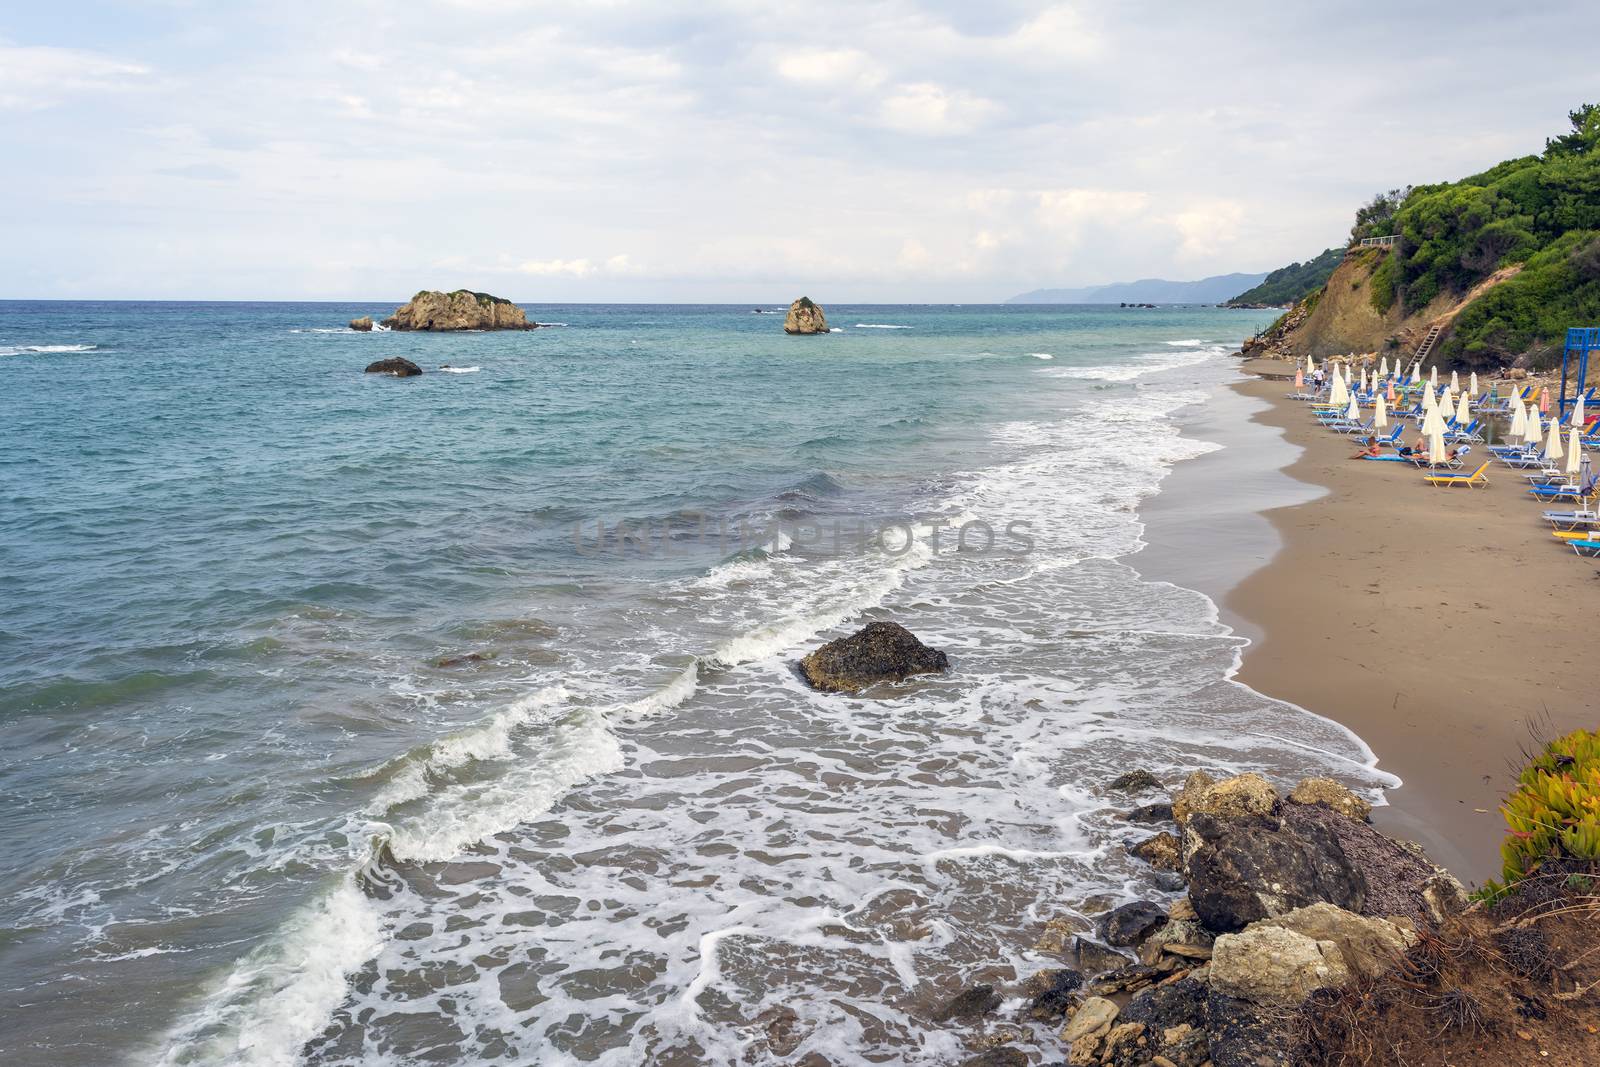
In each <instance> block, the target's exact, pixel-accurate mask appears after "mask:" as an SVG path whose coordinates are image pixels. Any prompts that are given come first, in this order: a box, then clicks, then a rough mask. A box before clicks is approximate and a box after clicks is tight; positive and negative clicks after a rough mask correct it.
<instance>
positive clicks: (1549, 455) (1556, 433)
mask: <svg viewBox="0 0 1600 1067" xmlns="http://www.w3.org/2000/svg"><path fill="white" fill-rule="evenodd" d="M1564 455H1566V453H1565V452H1563V451H1562V450H1561V423H1560V422H1558V421H1557V420H1555V419H1551V420H1550V439H1549V440H1548V441H1546V442H1545V443H1544V458H1545V459H1560V458H1561V457H1562V456H1564Z"/></svg>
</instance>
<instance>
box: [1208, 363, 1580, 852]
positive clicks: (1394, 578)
mask: <svg viewBox="0 0 1600 1067" xmlns="http://www.w3.org/2000/svg"><path fill="white" fill-rule="evenodd" d="M1243 369H1244V370H1246V371H1247V372H1249V373H1252V374H1255V375H1263V374H1265V375H1272V376H1273V377H1252V378H1251V379H1249V380H1247V381H1244V382H1241V383H1239V384H1238V385H1237V386H1235V387H1234V388H1235V389H1236V390H1237V391H1238V392H1239V393H1241V394H1243V395H1245V396H1248V397H1252V398H1257V399H1259V400H1261V401H1265V402H1266V403H1267V405H1268V406H1267V407H1266V408H1265V409H1263V410H1259V411H1258V412H1257V413H1256V414H1255V415H1254V416H1253V417H1252V418H1253V420H1254V421H1255V422H1257V423H1259V424H1262V425H1264V426H1267V427H1271V428H1273V429H1275V430H1277V431H1280V432H1281V433H1282V435H1283V437H1284V438H1285V439H1286V440H1287V441H1288V442H1289V443H1290V444H1292V445H1295V446H1298V448H1299V449H1301V451H1300V455H1299V458H1298V459H1296V460H1295V461H1294V462H1292V463H1291V464H1290V465H1289V466H1288V467H1287V468H1285V471H1284V473H1285V474H1287V475H1289V476H1291V477H1293V478H1295V479H1297V480H1299V481H1301V482H1304V483H1309V484H1310V485H1312V486H1316V487H1320V488H1321V489H1323V490H1325V492H1323V493H1322V494H1321V495H1318V496H1317V497H1316V498H1315V499H1311V500H1307V501H1304V502H1301V503H1297V504H1293V505H1291V506H1280V507H1276V508H1272V509H1270V510H1268V511H1267V512H1266V513H1265V514H1266V517H1267V519H1268V520H1270V522H1271V524H1272V526H1273V527H1274V528H1275V529H1276V531H1277V533H1278V535H1279V538H1280V544H1281V547H1279V548H1278V550H1277V551H1276V553H1275V554H1273V555H1272V556H1271V559H1270V562H1268V563H1267V564H1266V566H1264V567H1261V568H1260V569H1258V570H1256V571H1254V572H1253V573H1251V574H1250V575H1249V576H1247V577H1245V578H1244V579H1243V581H1242V582H1239V583H1237V584H1236V585H1234V587H1233V589H1232V591H1231V593H1229V594H1228V595H1227V596H1226V598H1225V600H1224V604H1223V608H1224V612H1225V614H1226V615H1230V616H1236V617H1237V621H1238V622H1239V623H1242V624H1243V625H1242V632H1245V633H1248V634H1250V635H1251V636H1252V637H1253V638H1254V639H1255V640H1254V643H1253V644H1252V645H1251V647H1250V648H1249V649H1248V650H1247V651H1246V654H1245V657H1244V663H1243V667H1242V669H1241V671H1240V674H1239V680H1241V681H1243V682H1245V683H1246V684H1248V685H1250V686H1252V687H1253V688H1255V689H1257V690H1259V691H1260V692H1262V693H1266V694H1268V695H1270V696H1274V697H1278V698H1280V699H1283V700H1288V701H1292V702H1294V703H1296V704H1299V705H1301V706H1303V707H1305V708H1307V709H1309V710H1312V711H1315V712H1317V713H1319V714H1322V715H1325V716H1328V717H1329V718H1332V719H1334V720H1336V721H1338V722H1340V723H1342V724H1344V725H1346V726H1348V727H1349V728H1350V729H1352V730H1354V731H1355V732H1356V733H1357V734H1359V735H1360V736H1361V737H1362V738H1363V739H1364V740H1365V741H1366V742H1367V743H1368V744H1369V745H1370V746H1371V747H1372V748H1373V750H1374V751H1375V752H1376V753H1377V755H1378V758H1379V761H1380V762H1379V766H1380V768H1381V769H1383V770H1385V771H1388V772H1390V773H1392V774H1395V775H1398V776H1399V777H1400V778H1401V779H1403V781H1404V785H1403V786H1401V787H1400V788H1398V789H1393V790H1390V791H1389V793H1388V800H1389V805H1388V806H1387V807H1381V808H1379V809H1378V810H1377V811H1376V812H1375V813H1374V821H1375V822H1376V823H1377V825H1378V826H1379V827H1380V828H1381V829H1383V830H1384V831H1385V832H1388V833H1391V834H1394V835H1397V836H1401V837H1408V838H1411V839H1413V840H1416V841H1419V842H1421V843H1422V844H1423V845H1425V846H1426V847H1427V849H1428V851H1429V852H1430V854H1431V855H1432V856H1433V857H1434V858H1435V860H1436V861H1438V862H1440V863H1443V864H1444V865H1446V866H1447V867H1449V868H1450V869H1451V870H1452V871H1454V872H1455V873H1456V874H1457V875H1458V876H1459V877H1461V878H1462V879H1463V880H1467V881H1471V882H1474V883H1476V882H1481V881H1482V880H1483V879H1485V878H1488V877H1493V876H1496V875H1498V873H1499V869H1500V861H1499V843H1500V839H1501V835H1502V828H1503V824H1502V822H1501V817H1500V815H1499V812H1498V810H1497V809H1498V805H1499V803H1500V800H1501V798H1502V796H1503V795H1504V794H1505V792H1506V791H1507V790H1508V789H1509V788H1510V786H1511V784H1512V783H1513V780H1514V770H1513V769H1514V768H1515V767H1517V766H1520V764H1521V763H1522V761H1523V750H1524V748H1526V747H1529V746H1530V745H1531V744H1532V743H1533V742H1534V741H1535V740H1536V739H1539V740H1543V739H1548V738H1549V737H1551V736H1553V735H1555V734H1556V733H1558V732H1565V731H1567V730H1571V729H1574V728H1577V727H1580V726H1582V727H1592V726H1593V725H1594V723H1595V721H1596V718H1597V715H1596V712H1597V707H1600V702H1597V701H1596V699H1595V695H1594V692H1593V689H1592V687H1591V686H1590V685H1589V683H1588V682H1587V681H1586V678H1585V675H1584V668H1585V667H1586V666H1587V665H1588V664H1589V662H1590V660H1589V656H1590V655H1592V653H1593V649H1594V642H1593V638H1592V636H1591V635H1590V631H1589V627H1588V625H1587V624H1586V618H1585V613H1586V612H1587V611H1588V609H1589V605H1590V602H1591V600H1592V597H1593V595H1594V593H1595V591H1596V586H1595V585H1594V579H1595V567H1594V565H1593V564H1592V563H1590V562H1589V561H1587V560H1581V559H1579V558H1578V557H1577V556H1575V555H1574V554H1573V553H1572V552H1571V551H1570V550H1569V549H1567V548H1565V547H1563V546H1561V545H1559V544H1557V543H1556V542H1555V541H1554V539H1553V538H1551V537H1550V534H1549V529H1548V526H1547V525H1546V524H1545V523H1543V522H1542V521H1540V519H1539V512H1540V510H1541V507H1540V505H1539V504H1538V503H1536V502H1535V501H1534V500H1533V499H1532V498H1530V497H1529V496H1528V495H1527V494H1526V492H1525V488H1526V483H1525V481H1524V479H1523V478H1522V476H1521V475H1520V474H1519V473H1517V472H1514V471H1511V470H1508V469H1507V468H1505V467H1504V466H1501V465H1499V464H1496V465H1495V466H1494V467H1491V468H1490V470H1489V474H1490V486H1489V488H1488V489H1485V490H1472V491H1469V490H1465V489H1440V488H1434V487H1431V486H1428V485H1426V484H1424V483H1423V481H1422V476H1421V474H1420V473H1419V472H1418V471H1416V470H1414V469H1412V468H1410V467H1409V466H1405V465H1401V464H1395V463H1363V462H1360V461H1357V460H1352V459H1351V458H1350V456H1351V453H1352V452H1354V451H1355V445H1354V443H1353V441H1352V440H1351V439H1350V438H1347V437H1344V436H1341V435H1338V434H1334V433H1332V432H1330V431H1327V430H1324V429H1321V428H1320V427H1318V426H1317V425H1316V424H1315V421H1314V420H1313V419H1312V417H1311V415H1310V412H1309V411H1308V410H1307V408H1306V406H1305V405H1304V404H1301V403H1299V402H1296V401H1290V400H1287V399H1285V396H1284V394H1285V393H1286V392H1287V391H1288V390H1287V389H1286V387H1285V386H1286V382H1285V381H1284V380H1282V378H1279V377H1277V376H1278V375H1283V374H1285V373H1286V372H1287V373H1288V374H1291V375H1292V367H1289V366H1288V365H1287V364H1284V363H1279V362H1273V361H1266V360H1255V361H1251V362H1249V363H1247V364H1245V365H1244V368H1243ZM1230 621H1234V620H1232V619H1230Z"/></svg>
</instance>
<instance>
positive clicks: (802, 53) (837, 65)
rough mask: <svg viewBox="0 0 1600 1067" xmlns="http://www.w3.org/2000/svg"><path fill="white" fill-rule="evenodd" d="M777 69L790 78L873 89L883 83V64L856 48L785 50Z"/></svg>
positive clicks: (780, 56) (807, 81) (801, 81)
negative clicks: (880, 64)
mask: <svg viewBox="0 0 1600 1067" xmlns="http://www.w3.org/2000/svg"><path fill="white" fill-rule="evenodd" d="M777 66H778V73H779V74H780V75H782V76H783V77H784V78H787V79H788V80H789V81H791V82H798V83H800V84H803V85H818V86H828V87H854V88H861V89H871V88H875V87H876V86H878V85H880V84H882V82H883V80H884V76H885V75H884V72H883V68H882V67H880V66H879V65H878V64H877V63H876V62H875V61H874V60H873V59H872V57H871V56H869V55H867V54H866V53H865V52H863V51H861V50H859V49H856V48H839V49H831V50H830V49H821V48H805V49H801V50H799V51H790V50H787V49H785V50H783V51H782V52H781V53H780V55H779V58H778V64H777Z"/></svg>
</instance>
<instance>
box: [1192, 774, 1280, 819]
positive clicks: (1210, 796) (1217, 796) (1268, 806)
mask: <svg viewBox="0 0 1600 1067" xmlns="http://www.w3.org/2000/svg"><path fill="white" fill-rule="evenodd" d="M1277 810H1278V791H1277V790H1276V789H1273V788H1272V783H1271V782H1269V781H1267V780H1266V779H1265V778H1263V777H1261V775H1259V774H1256V773H1254V772H1250V773H1246V774H1236V775H1234V776H1233V777H1232V778H1224V779H1223V780H1222V781H1220V782H1213V783H1212V784H1211V785H1208V786H1206V787H1205V788H1204V789H1202V790H1200V793H1199V795H1198V796H1197V797H1196V798H1195V799H1194V801H1193V806H1192V809H1191V811H1195V812H1204V813H1205V814H1207V815H1215V816H1217V817H1218V818H1222V819H1237V818H1240V817H1242V816H1246V815H1271V814H1272V813H1273V812H1275V811H1277Z"/></svg>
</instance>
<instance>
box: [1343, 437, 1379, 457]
mask: <svg viewBox="0 0 1600 1067" xmlns="http://www.w3.org/2000/svg"><path fill="white" fill-rule="evenodd" d="M1379 455H1380V450H1379V448H1378V439H1377V438H1376V437H1369V438H1367V443H1366V444H1364V445H1362V446H1361V451H1360V452H1357V453H1356V454H1355V455H1353V456H1351V457H1350V458H1351V459H1376V458H1377V457H1378V456H1379Z"/></svg>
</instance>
